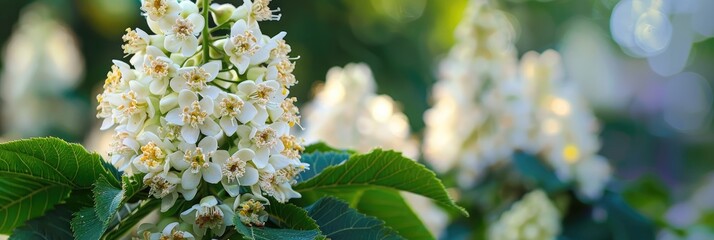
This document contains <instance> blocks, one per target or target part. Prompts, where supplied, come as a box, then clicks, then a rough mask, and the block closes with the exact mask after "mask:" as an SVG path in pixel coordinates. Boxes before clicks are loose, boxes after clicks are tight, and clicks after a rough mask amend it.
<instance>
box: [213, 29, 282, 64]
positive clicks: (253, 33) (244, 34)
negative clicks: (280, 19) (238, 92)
mask: <svg viewBox="0 0 714 240" xmlns="http://www.w3.org/2000/svg"><path fill="white" fill-rule="evenodd" d="M285 35H286V33H285V32H280V33H278V34H277V35H275V37H273V38H271V39H267V40H266V39H264V38H263V33H261V32H260V28H259V26H258V23H257V22H251V23H249V22H246V21H245V20H243V19H240V20H238V21H237V22H236V23H235V24H234V25H233V27H231V35H230V38H228V40H227V41H225V43H224V45H223V50H225V51H226V54H228V56H229V57H230V62H231V63H233V65H235V66H236V67H237V68H238V73H239V74H244V73H245V71H246V70H248V67H249V66H251V65H256V64H259V63H263V62H265V61H267V60H268V59H269V58H270V52H271V51H272V50H273V49H274V48H275V47H276V46H277V41H278V40H282V39H283V37H285Z"/></svg>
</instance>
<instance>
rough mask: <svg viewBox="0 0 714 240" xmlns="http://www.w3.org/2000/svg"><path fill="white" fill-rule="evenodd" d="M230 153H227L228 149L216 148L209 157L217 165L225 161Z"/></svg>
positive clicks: (221, 164)
mask: <svg viewBox="0 0 714 240" xmlns="http://www.w3.org/2000/svg"><path fill="white" fill-rule="evenodd" d="M229 157H230V155H229V154H228V151H226V150H218V151H216V152H214V153H213V157H212V158H211V159H212V161H213V162H215V163H217V164H218V165H219V166H223V164H225V163H226V161H227V160H228V158H229Z"/></svg>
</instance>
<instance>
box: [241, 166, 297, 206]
mask: <svg viewBox="0 0 714 240" xmlns="http://www.w3.org/2000/svg"><path fill="white" fill-rule="evenodd" d="M305 169H306V166H305V165H297V166H294V165H288V166H285V167H283V168H281V169H274V168H273V166H272V165H267V167H265V168H264V169H261V170H260V180H259V181H258V184H256V185H253V186H251V191H252V193H253V194H255V195H257V196H260V195H267V196H271V197H273V198H275V200H276V201H278V202H281V203H284V202H287V201H288V200H290V199H291V198H300V197H301V195H300V193H298V192H296V191H295V190H293V187H292V184H294V183H295V180H294V179H295V177H296V176H297V175H298V174H300V172H302V171H304V170H305Z"/></svg>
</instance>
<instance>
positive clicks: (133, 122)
mask: <svg viewBox="0 0 714 240" xmlns="http://www.w3.org/2000/svg"><path fill="white" fill-rule="evenodd" d="M144 119H146V113H139V114H133V115H131V116H130V117H129V122H128V123H127V125H126V130H128V131H130V132H136V131H138V130H139V128H141V127H142V125H144Z"/></svg>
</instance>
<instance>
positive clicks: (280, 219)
mask: <svg viewBox="0 0 714 240" xmlns="http://www.w3.org/2000/svg"><path fill="white" fill-rule="evenodd" d="M265 210H266V211H267V212H268V214H270V218H271V220H273V221H274V222H275V223H276V224H277V225H278V226H280V227H282V228H289V229H297V230H314V229H318V228H319V227H318V226H317V223H315V220H313V219H312V218H310V217H309V216H308V215H307V211H305V209H303V208H301V207H298V206H295V205H293V204H290V203H279V202H277V201H270V205H268V206H266V209H265ZM238 222H240V221H238Z"/></svg>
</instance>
